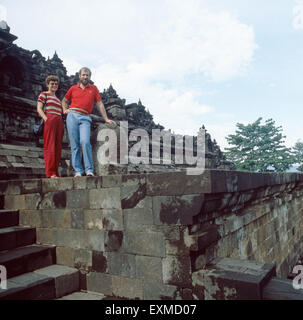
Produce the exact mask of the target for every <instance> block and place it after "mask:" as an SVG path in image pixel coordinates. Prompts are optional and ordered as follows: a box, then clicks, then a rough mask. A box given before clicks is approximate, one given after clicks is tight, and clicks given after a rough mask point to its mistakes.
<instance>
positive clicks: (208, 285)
mask: <svg viewBox="0 0 303 320" xmlns="http://www.w3.org/2000/svg"><path fill="white" fill-rule="evenodd" d="M274 275H275V267H274V265H272V264H265V263H262V262H256V261H247V260H237V259H230V258H217V259H215V260H213V262H212V263H211V264H209V265H208V267H207V269H205V270H199V271H197V272H194V273H193V275H192V278H193V286H194V288H195V289H194V291H201V292H202V295H203V296H204V298H205V299H206V300H260V299H262V289H263V287H264V286H265V285H266V284H267V282H268V281H269V279H270V278H271V277H272V276H274Z"/></svg>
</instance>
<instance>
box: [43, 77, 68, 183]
mask: <svg viewBox="0 0 303 320" xmlns="http://www.w3.org/2000/svg"><path fill="white" fill-rule="evenodd" d="M45 82H46V87H47V88H48V91H47V92H41V93H40V95H39V98H38V103H37V111H38V114H39V115H40V117H41V118H42V119H43V120H44V131H43V140H44V162H45V172H46V177H47V178H58V177H59V172H58V168H59V164H60V159H61V150H62V139H63V134H64V124H63V121H62V106H61V101H60V100H59V99H58V98H57V97H56V91H57V90H58V87H59V78H58V77H57V76H48V77H47V78H46V80H45ZM43 108H44V110H43Z"/></svg>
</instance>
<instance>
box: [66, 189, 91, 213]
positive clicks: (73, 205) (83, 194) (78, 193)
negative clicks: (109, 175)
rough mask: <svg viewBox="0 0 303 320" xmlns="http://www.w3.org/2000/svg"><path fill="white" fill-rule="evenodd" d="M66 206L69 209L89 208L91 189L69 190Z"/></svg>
mask: <svg viewBox="0 0 303 320" xmlns="http://www.w3.org/2000/svg"><path fill="white" fill-rule="evenodd" d="M66 206H67V208H69V209H89V191H85V190H73V191H67V192H66Z"/></svg>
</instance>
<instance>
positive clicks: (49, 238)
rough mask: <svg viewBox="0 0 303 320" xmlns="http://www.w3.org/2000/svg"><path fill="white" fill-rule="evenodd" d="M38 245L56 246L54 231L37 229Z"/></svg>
mask: <svg viewBox="0 0 303 320" xmlns="http://www.w3.org/2000/svg"><path fill="white" fill-rule="evenodd" d="M36 235H37V239H36V242H37V244H52V245H53V244H54V238H53V230H52V229H46V228H37V229H36Z"/></svg>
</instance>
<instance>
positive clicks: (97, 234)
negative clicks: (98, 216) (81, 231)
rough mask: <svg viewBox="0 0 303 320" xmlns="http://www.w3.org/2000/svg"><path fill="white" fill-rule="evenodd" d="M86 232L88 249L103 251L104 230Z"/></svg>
mask: <svg viewBox="0 0 303 320" xmlns="http://www.w3.org/2000/svg"><path fill="white" fill-rule="evenodd" d="M86 232H87V241H88V242H87V244H88V249H89V250H92V251H101V252H103V251H104V242H105V240H104V236H105V235H104V231H103V230H100V231H99V230H88V231H86Z"/></svg>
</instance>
